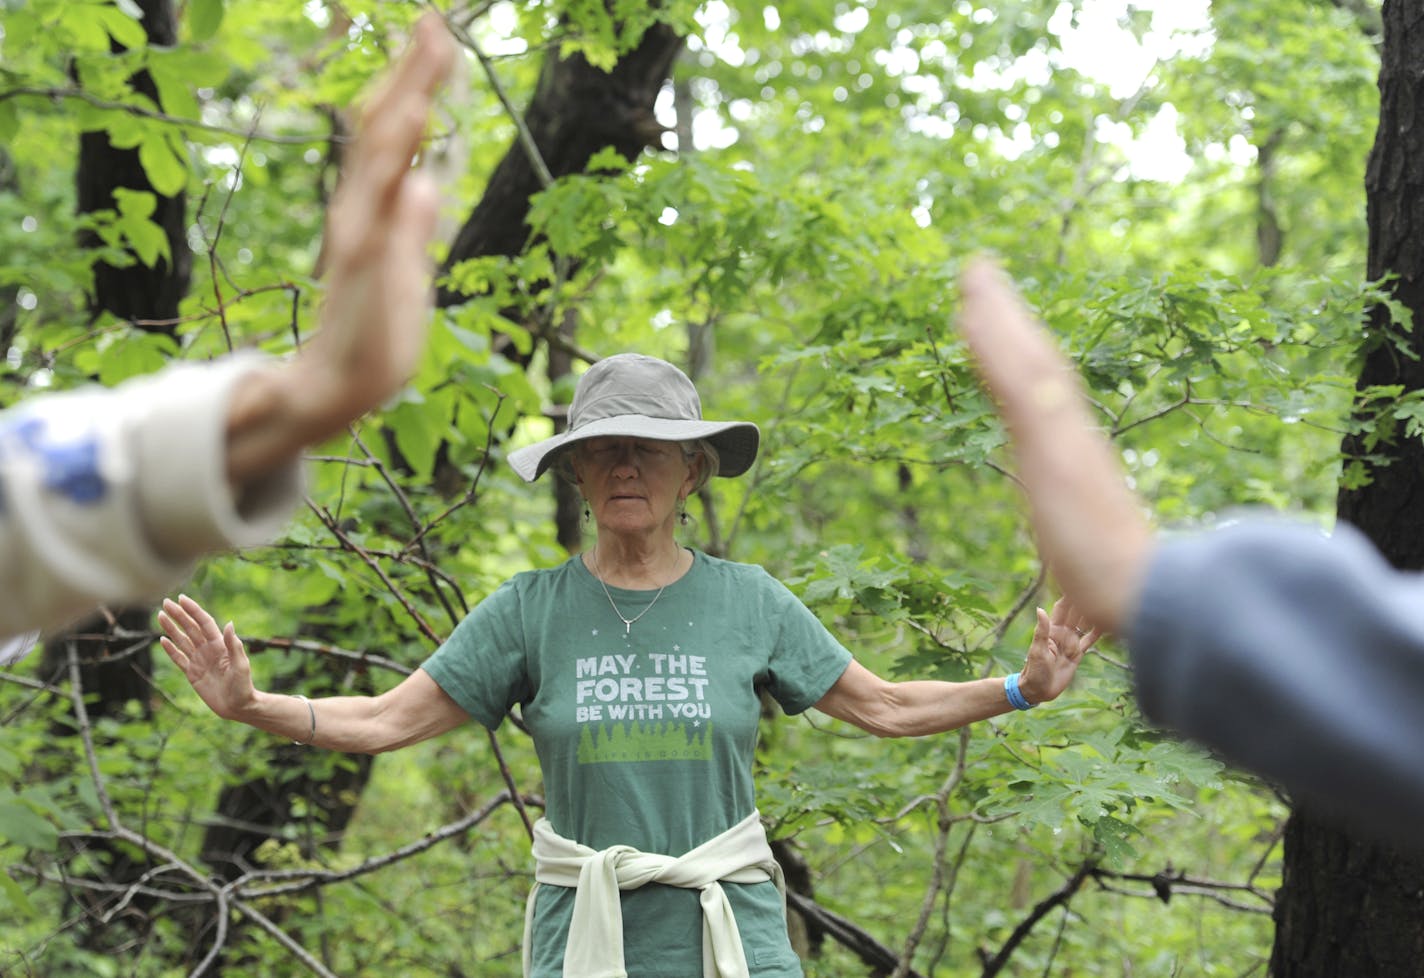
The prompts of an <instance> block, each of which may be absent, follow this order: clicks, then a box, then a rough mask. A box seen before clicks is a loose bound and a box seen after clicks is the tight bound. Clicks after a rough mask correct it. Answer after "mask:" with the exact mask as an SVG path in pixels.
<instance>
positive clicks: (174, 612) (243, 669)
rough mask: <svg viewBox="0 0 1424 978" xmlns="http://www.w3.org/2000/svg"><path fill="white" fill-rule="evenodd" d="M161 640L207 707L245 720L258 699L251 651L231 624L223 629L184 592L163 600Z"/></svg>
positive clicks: (218, 713)
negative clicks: (175, 597)
mask: <svg viewBox="0 0 1424 978" xmlns="http://www.w3.org/2000/svg"><path fill="white" fill-rule="evenodd" d="M158 623H159V625H160V626H162V628H163V631H164V633H165V634H164V636H163V637H161V638H160V639H159V641H160V642H161V643H162V645H163V651H165V652H167V653H168V657H169V658H170V659H172V660H173V664H174V665H176V666H177V667H178V668H179V669H182V670H183V675H185V676H187V677H188V682H190V683H192V684H193V689H194V690H195V691H196V692H197V694H198V695H199V696H200V697H202V700H203V702H204V703H206V704H208V707H209V708H210V709H211V710H212V711H213V712H214V713H216V714H217V715H218V716H220V717H223V718H224V719H228V720H232V719H237V718H239V717H240V716H241V714H242V712H243V710H244V709H245V708H246V707H247V706H249V705H250V704H251V703H252V702H253V700H254V699H255V698H256V690H255V689H254V688H253V685H252V668H251V665H250V664H249V662H248V660H247V651H246V650H245V649H244V648H243V647H242V641H241V640H240V639H239V638H238V637H237V631H236V630H235V629H234V628H233V625H232V622H228V623H227V627H226V628H222V629H219V628H218V623H217V622H216V621H214V620H213V616H212V615H210V614H208V613H207V611H205V610H204V609H203V606H202V605H200V604H198V602H196V601H194V600H193V599H192V598H190V597H188V596H187V595H186V594H185V595H181V596H180V597H179V598H178V600H177V601H173V600H171V599H169V600H165V601H164V602H163V609H162V610H161V611H159V613H158Z"/></svg>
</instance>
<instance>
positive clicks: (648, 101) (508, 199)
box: [436, 24, 683, 552]
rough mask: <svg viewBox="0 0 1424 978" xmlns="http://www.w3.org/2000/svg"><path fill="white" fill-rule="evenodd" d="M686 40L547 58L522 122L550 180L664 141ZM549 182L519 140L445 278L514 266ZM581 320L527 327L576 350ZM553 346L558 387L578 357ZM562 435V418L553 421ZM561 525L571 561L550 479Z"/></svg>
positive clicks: (443, 302) (572, 547) (667, 33)
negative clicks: (665, 95) (497, 263)
mask: <svg viewBox="0 0 1424 978" xmlns="http://www.w3.org/2000/svg"><path fill="white" fill-rule="evenodd" d="M682 46H683V39H682V38H681V37H680V36H678V35H677V34H676V33H674V32H673V30H672V29H671V28H669V27H668V26H667V25H665V24H656V25H654V26H653V27H651V28H649V30H648V32H647V33H646V34H644V35H643V37H642V39H641V40H640V41H639V42H638V45H637V47H635V48H633V49H632V50H631V51H629V52H628V53H627V54H625V55H623V57H621V58H619V59H618V63H617V64H616V65H614V66H613V70H612V71H607V72H605V71H602V70H600V69H598V68H595V67H593V66H592V65H590V64H589V63H588V62H587V61H586V60H585V59H584V58H583V56H582V55H573V56H572V57H568V58H561V57H558V56H557V54H551V55H550V56H549V57H548V58H547V59H546V60H545V62H544V66H543V69H542V70H541V71H540V73H539V84H538V86H537V87H536V89H535V91H534V97H533V98H532V99H530V102H529V107H528V108H527V109H526V110H525V112H524V124H525V126H526V127H527V129H528V131H529V135H530V137H531V139H532V141H533V144H534V147H535V150H536V151H537V153H538V156H539V162H540V163H541V164H542V166H543V168H544V169H545V170H546V172H547V174H548V176H549V177H552V178H553V179H558V178H559V177H563V176H568V175H570V174H574V173H582V172H584V170H585V169H586V168H587V167H588V161H589V160H590V159H591V158H592V157H593V154H594V153H597V152H598V151H599V150H602V149H604V148H605V147H609V146H611V147H613V148H614V149H615V150H617V151H618V153H619V154H620V155H622V156H623V158H624V159H627V160H629V161H632V160H635V159H637V158H638V156H639V155H640V154H641V153H642V152H643V150H644V149H646V148H647V147H649V146H656V145H659V144H660V143H661V140H662V127H661V126H659V125H658V122H657V118H656V115H655V113H654V104H655V103H656V101H657V97H658V93H659V92H660V91H662V88H663V85H664V84H666V83H667V80H668V78H669V76H670V75H671V73H672V66H673V63H674V61H676V59H677V55H678V53H679V52H680V51H681V50H682ZM542 179H543V176H542V175H541V173H540V171H539V168H538V167H537V166H536V165H535V161H534V160H532V159H531V158H530V155H529V152H528V151H527V150H526V148H525V146H524V145H523V144H522V143H521V142H520V140H519V139H517V138H516V139H515V141H514V144H513V145H512V146H510V148H509V150H508V151H507V152H506V153H505V154H504V158H503V159H501V160H500V161H499V164H498V165H497V166H496V167H495V169H494V173H493V174H492V175H491V176H490V181H489V184H488V185H487V186H486V187H485V192H484V194H483V196H481V198H480V201H479V203H478V204H476V205H475V208H474V210H473V211H471V213H470V216H469V219H468V220H466V221H465V224H464V226H463V227H461V228H460V230H459V233H458V234H456V235H455V240H454V241H453V242H452V243H451V245H450V253H449V255H448V256H447V257H446V259H445V264H444V267H443V268H442V269H441V272H442V274H443V273H446V272H449V271H450V269H451V268H453V267H454V266H456V265H458V264H459V263H460V262H462V261H468V260H469V259H471V258H480V257H486V256H491V255H504V256H510V257H513V256H515V255H518V254H520V253H521V252H522V251H523V250H524V248H525V247H526V246H527V245H528V244H529V234H530V231H529V225H528V224H527V223H526V221H527V219H528V217H529V198H530V197H532V196H534V195H535V194H537V193H538V192H539V191H540V190H543V189H544V187H543V183H542ZM468 298H469V296H466V295H464V294H462V293H460V292H458V291H455V290H454V289H452V288H450V287H449V286H448V285H444V284H442V285H441V286H440V288H439V290H438V292H437V294H436V302H437V303H438V304H439V305H440V306H441V307H448V306H456V305H459V304H461V303H462V302H465V301H466V300H467V299H468ZM576 323H577V317H576V316H572V315H565V316H564V317H563V318H561V319H560V320H559V321H558V322H548V323H531V324H529V325H530V326H531V327H532V328H533V329H534V330H535V332H539V333H543V335H545V336H547V337H551V338H553V337H557V340H562V341H564V342H566V343H572V342H573V336H574V327H575V325H576ZM557 340H556V342H553V343H550V344H549V376H550V379H551V380H554V379H557V378H558V377H561V376H563V375H565V374H567V373H569V372H570V370H571V368H572V357H570V356H569V355H568V354H567V352H566V351H564V350H561V349H559V343H558V342H557ZM496 349H498V350H499V351H500V352H501V353H502V354H503V355H504V356H506V357H508V358H510V359H511V360H514V361H515V362H518V363H520V364H521V365H522V366H526V367H527V366H528V359H527V358H525V357H522V356H520V355H519V354H518V353H517V351H516V350H515V349H514V348H513V346H512V345H510V344H499V343H496ZM553 420H554V423H555V426H556V428H557V429H558V430H563V424H564V420H565V419H564V418H563V417H562V416H559V417H556V418H554V419H553ZM552 482H553V484H554V485H553V489H552V492H553V493H554V497H555V519H556V522H557V534H558V539H559V542H560V543H561V544H563V545H564V547H565V548H566V549H568V550H569V551H570V552H574V551H577V550H579V549H581V547H582V541H583V532H582V527H581V525H580V519H581V515H582V506H581V501H580V499H579V497H578V493H577V492H576V491H575V490H574V489H573V487H571V486H567V485H564V484H563V483H562V482H561V481H560V480H558V479H553V480H552Z"/></svg>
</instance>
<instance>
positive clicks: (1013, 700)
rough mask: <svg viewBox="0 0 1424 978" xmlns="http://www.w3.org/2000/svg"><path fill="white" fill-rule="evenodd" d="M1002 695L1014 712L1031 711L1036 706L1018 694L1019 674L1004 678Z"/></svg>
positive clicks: (1011, 674)
mask: <svg viewBox="0 0 1424 978" xmlns="http://www.w3.org/2000/svg"><path fill="white" fill-rule="evenodd" d="M1004 695H1005V696H1007V697H1008V698H1009V705H1010V706H1012V707H1013V708H1014V709H1015V710H1032V709H1033V708H1034V707H1035V706H1037V705H1038V704H1037V703H1030V702H1029V701H1028V700H1026V699H1024V694H1023V693H1021V692H1019V674H1018V673H1016V672H1013V673H1010V674H1009V675H1007V676H1005V677H1004Z"/></svg>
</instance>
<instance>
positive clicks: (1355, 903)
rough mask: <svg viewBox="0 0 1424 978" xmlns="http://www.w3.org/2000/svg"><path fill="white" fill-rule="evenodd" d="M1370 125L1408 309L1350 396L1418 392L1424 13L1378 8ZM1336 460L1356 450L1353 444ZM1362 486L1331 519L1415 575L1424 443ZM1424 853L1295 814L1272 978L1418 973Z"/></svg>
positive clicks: (1376, 321)
mask: <svg viewBox="0 0 1424 978" xmlns="http://www.w3.org/2000/svg"><path fill="white" fill-rule="evenodd" d="M1383 17H1384V45H1383V49H1382V54H1381V63H1380V81H1379V86H1380V96H1381V104H1380V121H1379V131H1378V133H1377V134H1376V137H1375V144H1374V148H1373V150H1372V151H1371V153H1370V159H1369V168H1368V171H1367V173H1366V178H1365V183H1366V194H1367V207H1368V217H1369V235H1370V242H1369V269H1368V274H1369V277H1370V278H1371V279H1372V280H1374V279H1378V278H1380V277H1382V276H1384V275H1386V274H1390V273H1393V274H1395V275H1397V276H1398V278H1397V280H1396V281H1395V283H1394V284H1393V285H1392V286H1391V291H1392V292H1393V295H1394V298H1395V299H1396V300H1397V301H1399V302H1400V303H1401V304H1403V305H1404V306H1406V307H1407V308H1409V309H1410V310H1412V311H1413V313H1414V326H1413V329H1412V331H1411V332H1410V333H1409V334H1408V335H1407V336H1405V337H1402V338H1401V342H1402V344H1403V345H1404V346H1406V347H1407V348H1408V349H1410V350H1411V351H1413V352H1414V353H1415V354H1416V356H1415V357H1411V356H1407V355H1404V354H1403V353H1402V352H1401V350H1400V349H1399V347H1398V346H1397V345H1396V344H1395V342H1392V341H1390V340H1389V339H1387V337H1388V336H1389V335H1390V334H1392V333H1396V332H1397V328H1396V327H1394V326H1393V325H1392V324H1391V322H1390V316H1389V311H1388V310H1387V309H1386V308H1384V307H1383V306H1380V307H1377V308H1375V309H1373V310H1372V311H1371V314H1370V317H1369V322H1368V325H1367V344H1368V348H1367V353H1366V356H1365V361H1364V365H1363V367H1362V369H1361V371H1360V378H1359V383H1358V388H1359V389H1360V390H1363V389H1365V388H1368V387H1370V386H1373V385H1377V384H1400V385H1402V386H1403V387H1404V389H1405V390H1406V391H1417V390H1421V389H1424V363H1421V362H1420V360H1419V359H1418V358H1417V355H1418V354H1421V353H1424V99H1421V98H1420V92H1421V91H1424V7H1421V6H1420V5H1419V3H1418V2H1417V0H1385V4H1384V10H1383ZM1343 448H1344V452H1345V454H1346V456H1347V457H1351V456H1360V455H1362V454H1363V445H1362V442H1361V439H1360V438H1359V437H1347V438H1346V439H1345V442H1344V446H1343ZM1376 453H1377V454H1379V453H1383V454H1384V455H1385V456H1386V457H1387V458H1386V461H1384V462H1382V463H1380V464H1372V465H1371V467H1370V475H1371V479H1372V481H1371V482H1370V484H1369V485H1366V486H1364V487H1362V488H1358V489H1342V490H1341V492H1340V494H1339V497H1338V499H1337V503H1336V508H1337V512H1338V515H1339V518H1340V519H1341V520H1343V521H1346V522H1349V523H1353V524H1355V525H1356V526H1358V527H1359V528H1360V529H1361V530H1363V531H1364V532H1365V533H1366V534H1367V535H1368V536H1369V537H1370V539H1371V540H1373V541H1374V543H1375V544H1376V546H1378V547H1379V548H1380V551H1381V552H1382V553H1383V554H1384V555H1385V557H1386V558H1387V559H1388V560H1390V561H1391V562H1392V563H1393V564H1394V565H1395V566H1396V567H1400V568H1403V569H1408V570H1424V477H1421V474H1420V473H1421V472H1424V444H1421V442H1420V440H1419V439H1418V438H1404V437H1402V435H1401V436H1400V437H1397V438H1394V439H1392V440H1390V441H1389V442H1387V443H1385V444H1383V445H1382V446H1378V447H1377V448H1376ZM1421 881H1424V857H1421V856H1420V855H1418V854H1413V855H1411V854H1406V853H1403V852H1398V851H1394V850H1392V849H1390V848H1388V847H1386V846H1382V845H1379V844H1378V843H1376V842H1374V841H1372V840H1369V839H1361V838H1357V837H1354V836H1351V835H1349V834H1346V833H1342V832H1341V831H1340V830H1339V829H1338V828H1336V827H1335V826H1334V825H1332V824H1331V823H1330V822H1328V821H1326V820H1323V819H1320V818H1318V817H1316V816H1315V815H1314V814H1313V813H1311V812H1310V811H1308V810H1306V809H1304V808H1301V807H1297V808H1296V809H1295V810H1294V811H1293V812H1292V814H1291V817H1290V820H1289V822H1288V823H1287V826H1286V835H1285V869H1284V880H1283V883H1282V886H1281V891H1280V894H1279V897H1278V899H1277V902H1276V912H1275V917H1276V940H1275V947H1274V949H1273V952H1272V956H1271V973H1272V974H1273V975H1275V976H1276V978H1327V976H1329V978H1343V976H1351V978H1354V976H1362V978H1363V976H1374V975H1379V976H1384V975H1390V976H1417V975H1421V974H1424V883H1421Z"/></svg>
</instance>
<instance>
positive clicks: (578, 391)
mask: <svg viewBox="0 0 1424 978" xmlns="http://www.w3.org/2000/svg"><path fill="white" fill-rule="evenodd" d="M605 437H613V438H648V439H652V440H654V441H693V440H696V439H699V438H705V439H707V441H709V442H711V444H712V446H713V447H714V448H716V449H717V453H718V455H719V456H720V457H721V465H720V466H719V467H718V471H717V474H718V475H723V476H728V477H731V476H737V475H741V474H742V473H743V472H745V471H746V470H747V469H749V468H751V465H752V462H753V461H755V460H756V454H757V446H758V444H759V443H760V441H761V432H760V430H758V428H757V426H756V425H754V424H752V423H751V422H750V421H704V420H703V419H702V399H701V398H699V397H698V396H697V388H696V387H694V386H693V385H692V381H691V380H689V379H688V377H687V375H686V374H685V373H683V372H682V371H681V370H679V369H677V367H675V366H673V365H672V364H670V363H668V362H667V361H666V360H659V359H658V358H657V357H649V356H643V355H642V354H639V353H620V354H618V355H616V356H611V357H608V358H606V359H604V360H600V361H598V362H597V363H595V364H594V365H593V366H591V367H589V368H588V370H587V371H585V373H584V375H583V376H582V377H580V378H579V382H578V386H577V387H575V388H574V401H573V403H572V404H571V405H569V427H568V430H567V431H565V432H563V433H562V434H558V435H555V436H554V437H552V438H546V439H544V440H543V441H541V442H538V443H536V444H533V445H529V446H527V447H525V448H520V449H516V450H515V451H512V452H510V453H509V465H510V468H512V469H514V471H515V472H517V473H519V476H520V478H522V479H523V480H524V481H525V482H533V481H534V480H535V479H537V478H539V476H541V475H543V474H544V472H545V470H547V469H548V468H549V466H550V465H552V464H553V462H554V460H555V459H556V458H557V457H558V456H559V454H560V453H561V452H563V451H565V450H567V449H568V448H569V447H570V446H573V445H576V444H578V443H579V442H581V441H587V440H588V439H590V438H605Z"/></svg>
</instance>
